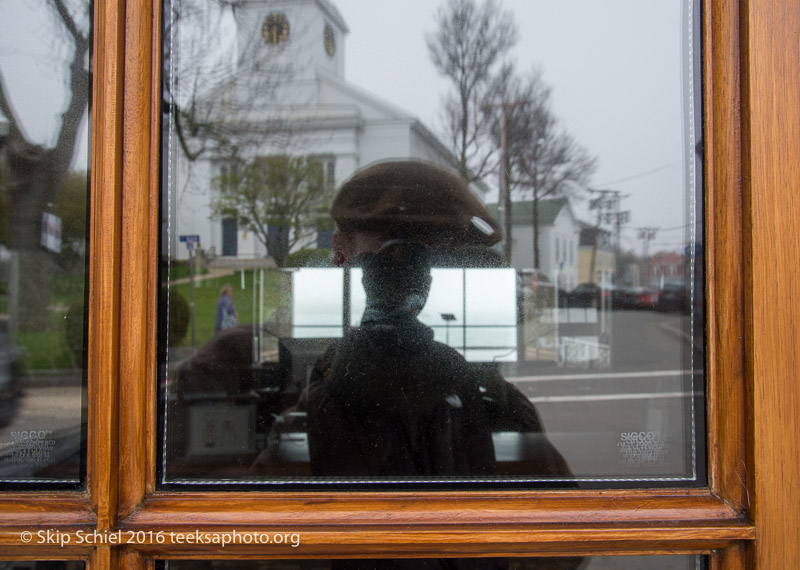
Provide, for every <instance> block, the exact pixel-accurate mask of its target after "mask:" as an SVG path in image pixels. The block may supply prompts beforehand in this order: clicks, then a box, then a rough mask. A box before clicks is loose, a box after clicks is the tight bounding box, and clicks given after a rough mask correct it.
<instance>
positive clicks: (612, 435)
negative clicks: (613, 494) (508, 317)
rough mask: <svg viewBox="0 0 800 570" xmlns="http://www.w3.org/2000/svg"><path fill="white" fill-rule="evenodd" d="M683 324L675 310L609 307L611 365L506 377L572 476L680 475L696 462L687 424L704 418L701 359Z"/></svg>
mask: <svg viewBox="0 0 800 570" xmlns="http://www.w3.org/2000/svg"><path fill="white" fill-rule="evenodd" d="M683 324H684V323H683V320H682V318H681V316H679V315H675V314H662V313H657V312H652V311H614V312H613V314H612V328H611V332H612V357H611V366H610V368H609V369H607V370H589V369H578V368H571V369H570V368H555V367H553V368H539V369H532V368H529V369H527V370H525V369H524V368H521V370H523V371H522V372H518V373H517V375H516V376H510V377H508V378H507V379H508V380H509V381H510V382H512V383H514V384H515V385H516V386H517V387H518V388H519V389H520V390H521V391H522V392H523V393H524V394H525V395H526V396H528V397H529V398H530V400H531V401H532V402H533V403H534V404H535V405H536V407H537V409H538V410H539V413H540V415H541V416H542V420H543V422H544V424H545V427H546V429H547V431H548V434H549V435H550V438H551V440H552V441H553V442H554V443H555V444H556V445H557V447H558V448H559V450H560V451H561V452H562V453H563V454H564V456H565V457H566V458H567V460H568V462H569V463H570V466H571V467H572V469H573V471H574V472H575V473H576V474H577V475H591V476H595V477H612V478H613V477H623V476H624V477H630V476H640V475H644V476H648V475H669V476H670V477H682V476H685V475H691V474H692V472H693V471H695V470H696V469H697V468H698V467H699V457H700V455H701V450H698V449H695V448H694V443H693V440H694V439H695V438H694V437H693V428H692V424H695V425H699V423H698V422H699V421H700V420H701V419H702V415H703V398H702V396H703V385H704V381H703V374H702V362H699V360H701V355H700V354H697V352H696V351H693V350H692V346H693V345H692V343H691V342H690V340H691V339H690V337H688V335H686V334H685V333H684V331H683V330H682V325H683ZM692 395H694V397H693V396H692ZM634 434H635V435H634Z"/></svg>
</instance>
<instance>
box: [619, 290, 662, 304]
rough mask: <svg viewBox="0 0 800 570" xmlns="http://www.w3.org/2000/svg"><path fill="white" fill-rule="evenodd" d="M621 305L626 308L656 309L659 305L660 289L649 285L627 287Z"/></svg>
mask: <svg viewBox="0 0 800 570" xmlns="http://www.w3.org/2000/svg"><path fill="white" fill-rule="evenodd" d="M621 306H622V307H624V308H626V309H655V308H656V306H658V291H655V290H653V289H648V288H647V287H626V288H625V290H624V293H623V295H622V301H621Z"/></svg>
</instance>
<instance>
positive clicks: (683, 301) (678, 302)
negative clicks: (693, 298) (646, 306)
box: [656, 283, 690, 313]
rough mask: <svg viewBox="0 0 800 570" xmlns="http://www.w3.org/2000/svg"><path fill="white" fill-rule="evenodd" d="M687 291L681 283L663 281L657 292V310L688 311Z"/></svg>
mask: <svg viewBox="0 0 800 570" xmlns="http://www.w3.org/2000/svg"><path fill="white" fill-rule="evenodd" d="M689 303H690V299H689V291H688V290H687V289H686V285H684V284H683V283H664V286H663V287H662V288H661V289H660V290H659V292H658V303H657V305H656V306H657V308H658V310H659V311H680V312H682V313H688V312H689Z"/></svg>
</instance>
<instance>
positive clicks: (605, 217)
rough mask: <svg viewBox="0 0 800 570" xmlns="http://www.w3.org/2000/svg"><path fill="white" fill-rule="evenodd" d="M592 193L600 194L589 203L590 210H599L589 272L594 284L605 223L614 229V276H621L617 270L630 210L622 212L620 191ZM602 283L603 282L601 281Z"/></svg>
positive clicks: (594, 191)
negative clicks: (622, 236) (623, 226)
mask: <svg viewBox="0 0 800 570" xmlns="http://www.w3.org/2000/svg"><path fill="white" fill-rule="evenodd" d="M589 191H590V192H593V193H596V194H598V197H597V198H594V199H592V200H590V201H589V209H590V210H597V222H596V223H595V227H594V239H593V246H592V261H591V265H590V270H589V280H590V281H591V282H592V283H594V272H595V268H596V265H597V242H598V241H599V240H598V238H599V236H600V226H601V225H602V224H603V223H606V224H609V225H611V226H612V227H613V228H614V275H615V278H616V277H617V276H618V275H619V271H618V268H617V261H618V259H619V250H620V243H621V241H622V240H621V234H622V225H623V224H627V223H628V221H629V220H630V215H631V213H630V211H629V210H624V211H622V210H620V204H621V202H622V198H625V197H627V196H622V195H621V194H620V191H619V190H594V189H589ZM601 281H602V280H601Z"/></svg>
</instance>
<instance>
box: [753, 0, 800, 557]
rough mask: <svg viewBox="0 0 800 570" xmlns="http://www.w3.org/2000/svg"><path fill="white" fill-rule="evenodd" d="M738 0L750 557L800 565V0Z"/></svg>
mask: <svg viewBox="0 0 800 570" xmlns="http://www.w3.org/2000/svg"><path fill="white" fill-rule="evenodd" d="M744 7H745V15H746V28H747V33H748V45H749V49H748V51H747V53H746V54H745V60H746V62H747V69H746V72H745V101H746V102H745V108H746V110H747V113H748V117H747V128H748V132H749V145H748V147H746V151H747V152H748V159H749V161H748V163H749V164H748V167H747V173H748V174H749V176H748V177H747V178H746V179H745V180H746V184H745V195H746V200H748V201H749V212H748V213H749V218H750V224H751V228H750V232H749V234H750V241H749V244H748V245H749V248H750V251H749V252H746V257H747V258H749V259H750V263H751V265H750V267H749V278H750V280H751V286H750V287H749V288H748V289H749V295H748V298H747V300H746V302H747V304H748V305H749V307H748V311H749V313H750V315H751V317H752V318H751V319H750V323H749V325H750V331H749V338H748V342H749V343H750V345H751V346H752V350H751V359H752V364H751V366H752V385H751V389H752V414H753V428H752V465H753V470H754V481H753V483H752V492H753V495H754V509H753V514H754V518H755V522H756V524H757V526H758V537H759V538H758V541H757V542H756V544H755V552H754V562H755V567H756V568H759V569H772V568H800V506H799V505H800V460H799V459H798V458H800V420H798V415H800V414H798V410H800V383H798V380H799V376H800V350H798V347H800V329H798V323H800V303H798V302H797V300H796V298H797V294H798V291H800V263H798V260H800V224H798V218H800V160H799V159H798V157H799V156H800V5H799V4H798V3H797V2H794V1H780V2H776V1H774V0H747V1H746V2H745V3H744Z"/></svg>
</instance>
